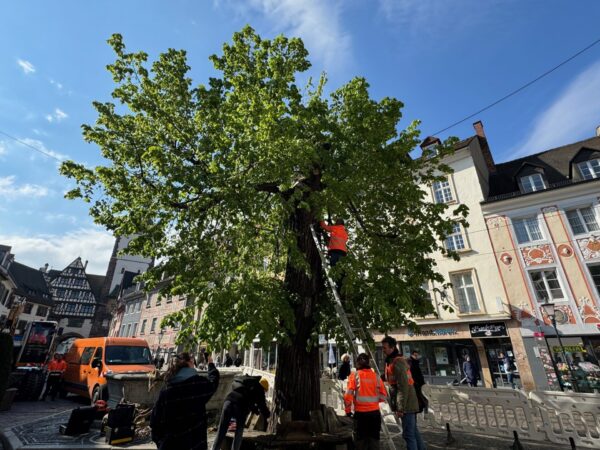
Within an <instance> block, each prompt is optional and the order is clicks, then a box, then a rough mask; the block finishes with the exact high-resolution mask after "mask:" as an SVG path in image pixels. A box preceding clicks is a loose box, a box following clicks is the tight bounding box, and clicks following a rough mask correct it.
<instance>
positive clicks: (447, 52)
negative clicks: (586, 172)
mask: <svg viewBox="0 0 600 450" xmlns="http://www.w3.org/2000/svg"><path fill="white" fill-rule="evenodd" d="M599 20H600V2H598V1H597V0H580V1H577V2H564V1H559V0H546V1H541V0H540V1H538V0H529V1H517V0H487V1H485V2H482V1H478V0H453V1H447V0H418V1H417V0H410V1H409V0H337V1H336V0H304V1H301V0H246V1H242V0H203V1H198V0H197V1H191V0H171V1H169V2H164V1H158V0H144V1H141V0H135V1H134V0H128V1H126V2H122V1H119V2H118V1H103V2H81V1H74V0H73V1H67V0H65V1H61V2H58V3H57V2H48V1H43V0H37V1H28V2H4V3H3V5H2V7H1V9H0V30H1V31H0V131H2V132H4V133H8V134H10V135H12V136H15V137H17V138H19V139H21V140H23V141H25V142H27V143H29V144H31V145H33V146H35V147H38V148H40V149H43V150H45V151H47V152H50V153H52V154H54V155H55V156H57V157H58V158H59V159H63V158H72V159H76V160H79V161H85V162H87V163H89V164H94V163H99V162H100V159H99V156H98V154H99V152H98V149H97V148H95V147H94V146H92V145H87V144H85V143H84V142H83V140H82V138H81V130H80V125H81V124H82V123H91V122H93V121H94V120H95V114H94V111H93V109H92V107H91V102H92V101H93V100H107V99H108V98H109V94H110V91H111V89H112V81H111V78H110V76H109V74H108V72H107V71H106V70H105V66H106V65H107V64H108V63H110V62H111V61H112V54H111V51H110V49H109V47H108V46H107V45H106V39H107V38H108V37H109V36H110V35H111V34H112V33H114V32H119V33H122V34H123V35H124V38H125V42H126V44H127V46H128V48H129V49H131V50H134V49H135V50H138V49H143V50H145V51H147V52H148V53H149V54H150V56H151V58H152V57H154V56H156V55H157V54H158V53H160V52H161V51H164V50H165V49H167V48H168V47H174V48H184V49H186V50H187V51H188V55H189V63H190V65H191V67H192V77H193V78H194V80H195V81H196V82H198V83H200V82H204V81H205V80H206V79H207V76H208V75H209V74H210V73H211V71H212V67H211V66H210V64H209V62H208V59H207V57H208V56H209V55H210V54H212V53H215V52H218V51H219V49H220V47H221V45H222V43H223V42H224V41H226V40H228V39H229V38H230V37H231V34H232V33H233V32H234V31H236V30H239V29H240V28H241V27H242V26H243V25H245V24H246V23H249V24H250V25H252V26H253V27H254V28H256V29H257V30H258V31H259V33H261V34H262V35H264V36H270V37H272V36H274V35H276V34H279V33H285V34H288V35H295V36H300V37H302V38H303V39H304V41H305V44H306V45H307V47H308V49H309V51H310V52H311V59H312V61H313V68H312V74H315V75H317V74H318V73H320V72H321V71H322V70H325V71H327V73H328V76H329V86H330V88H335V87H337V86H339V85H340V84H342V83H344V82H346V81H348V80H349V79H350V78H352V77H353V76H355V75H361V76H365V77H366V78H367V79H368V80H369V82H370V83H371V88H372V93H373V95H374V96H375V97H382V96H394V97H397V98H399V99H401V100H402V101H403V102H404V103H405V110H404V118H405V121H404V123H403V124H401V125H404V126H405V125H406V124H408V123H409V121H410V120H413V119H420V120H422V122H423V123H422V127H421V128H422V131H423V136H425V135H427V134H430V133H433V132H435V131H437V130H440V129H442V128H445V127H446V126H447V125H449V124H451V123H453V122H455V121H457V120H459V119H461V118H463V117H464V116H467V115H469V114H470V113H472V112H474V111H476V110H478V109H480V108H481V107H482V106H485V105H486V104H488V103H491V102H492V101H494V100H496V99H497V98H499V97H501V96H503V95H504V94H506V93H508V92H510V91H511V90H513V89H515V88H517V87H519V86H520V85H522V84H524V83H525V82H527V81H529V80H531V79H533V78H535V77H536V76H538V75H539V74H541V73H542V72H544V71H546V70H547V69H549V68H551V67H552V66H554V65H556V64H557V63H559V62H560V61H562V60H563V59H565V58H567V57H568V56H570V55H572V54H573V53H575V52H576V51H578V50H580V49H582V48H583V47H585V46H586V45H588V44H590V43H591V42H593V41H594V40H596V39H598V38H600V31H598V30H600V25H599V24H600V22H599ZM477 119H480V120H482V121H483V123H484V126H485V130H486V133H487V135H488V139H489V141H490V145H491V148H492V151H493V153H494V156H495V158H496V160H497V161H504V160H508V159H513V158H516V157H519V156H523V155H525V154H528V153H535V152H538V151H541V150H544V149H548V148H551V147H554V146H558V145H561V144H566V143H569V142H573V141H575V140H578V139H583V138H586V137H590V136H592V135H593V134H594V129H595V127H596V126H597V125H600V44H599V45H597V46H595V47H594V48H592V49H591V50H589V51H588V52H586V53H584V54H583V55H581V56H580V57H578V58H576V59H575V60H574V61H572V62H570V63H569V64H567V65H565V66H564V67H562V68H560V69H559V70H557V71H556V72H554V73H553V74H551V75H550V76H549V77H546V78H545V79H543V80H541V81H540V82H538V83H536V84H534V85H533V86H532V87H530V88H528V89H527V90H526V91H524V92H522V93H520V94H519V95H517V96H515V97H513V98H511V99H509V100H508V101H506V102H504V103H502V104H500V105H498V106H496V107H495V108H493V109H491V110H489V111H487V112H484V113H482V114H481V115H479V116H478V117H476V118H474V119H472V120H468V121H467V122H465V123H464V124H462V125H459V126H457V127H455V128H453V129H451V130H449V131H447V132H445V133H443V134H442V135H440V137H442V138H444V137H447V136H449V135H454V136H458V137H460V138H464V137H468V136H470V135H472V134H473V130H472V127H471V123H472V122H474V121H475V120H477ZM69 187H70V184H69V181H68V180H65V179H62V178H61V177H60V176H59V175H58V172H57V161H56V160H54V159H51V158H48V157H46V156H43V155H41V154H38V153H36V152H34V151H33V150H31V149H29V148H27V147H25V146H23V145H20V144H19V143H17V142H15V141H13V140H11V139H9V138H7V137H6V136H3V135H0V243H3V244H8V245H12V246H13V252H14V253H15V254H16V258H17V260H18V261H21V262H24V263H26V264H30V265H33V266H41V265H43V264H44V263H45V262H48V263H49V264H50V265H51V266H52V267H55V268H62V267H63V266H65V265H67V264H68V263H69V262H70V261H72V260H73V259H75V258H76V257H77V256H81V257H82V258H83V259H89V260H90V265H89V269H90V270H91V271H92V272H96V273H103V272H104V271H105V268H106V265H107V262H108V257H109V255H110V251H111V249H112V245H113V239H112V237H111V236H110V235H109V234H108V233H107V232H105V231H104V230H102V229H101V228H98V227H96V226H94V224H93V223H92V222H91V220H90V219H89V217H88V215H87V208H86V205H84V204H83V203H81V202H73V201H67V200H65V199H63V193H64V192H65V191H66V190H67V189H69Z"/></svg>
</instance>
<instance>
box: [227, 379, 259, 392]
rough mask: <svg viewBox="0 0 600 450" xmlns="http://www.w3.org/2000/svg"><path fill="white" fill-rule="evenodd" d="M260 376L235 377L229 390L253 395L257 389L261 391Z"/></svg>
mask: <svg viewBox="0 0 600 450" xmlns="http://www.w3.org/2000/svg"><path fill="white" fill-rule="evenodd" d="M260 378H261V377H260V375H259V376H251V375H237V376H235V377H233V382H232V384H231V389H232V390H234V391H239V390H244V391H246V392H248V393H254V392H256V391H257V390H258V389H259V388H260V389H263V387H262V386H261V384H260Z"/></svg>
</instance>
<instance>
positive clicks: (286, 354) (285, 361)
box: [275, 208, 323, 420]
mask: <svg viewBox="0 0 600 450" xmlns="http://www.w3.org/2000/svg"><path fill="white" fill-rule="evenodd" d="M314 222H315V220H314V216H313V214H312V213H311V212H309V211H306V210H305V209H300V208H298V209H296V210H295V211H294V213H293V214H292V215H291V217H290V220H289V224H288V225H289V226H290V228H291V230H293V232H294V233H295V234H296V239H297V245H298V249H299V250H300V252H301V253H302V254H303V255H304V257H305V261H306V263H307V264H308V266H309V270H308V271H307V270H305V269H304V268H297V267H293V266H292V265H291V263H290V262H289V261H288V264H287V268H286V274H285V285H286V288H287V290H288V292H289V293H290V294H291V296H292V298H294V297H295V298H296V299H297V300H296V301H295V302H294V316H295V319H294V321H295V324H294V325H295V333H294V334H293V336H291V342H290V343H284V344H282V345H280V347H279V356H278V362H277V373H276V377H275V392H276V400H275V401H276V406H277V408H276V410H277V411H278V412H280V411H284V410H290V411H292V418H293V420H309V412H310V411H311V410H315V409H318V407H319V404H320V386H319V383H320V370H319V349H318V347H317V346H315V345H312V344H310V340H311V338H312V336H311V334H312V333H313V331H314V329H315V320H314V317H313V314H314V312H315V307H316V304H317V301H318V298H319V297H320V295H321V292H322V289H323V283H322V279H321V276H320V274H321V270H322V266H321V260H320V257H319V253H318V250H317V248H316V246H315V243H314V241H313V239H312V234H311V231H310V226H311V224H313V223H314Z"/></svg>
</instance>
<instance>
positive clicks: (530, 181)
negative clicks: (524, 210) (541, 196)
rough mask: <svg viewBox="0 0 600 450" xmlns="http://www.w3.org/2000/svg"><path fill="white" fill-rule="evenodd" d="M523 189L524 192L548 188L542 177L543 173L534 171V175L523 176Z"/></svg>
mask: <svg viewBox="0 0 600 450" xmlns="http://www.w3.org/2000/svg"><path fill="white" fill-rule="evenodd" d="M521 189H522V191H523V193H527V192H535V191H543V190H544V189H546V184H545V183H544V177H542V174H540V173H534V174H533V175H526V176H524V177H521Z"/></svg>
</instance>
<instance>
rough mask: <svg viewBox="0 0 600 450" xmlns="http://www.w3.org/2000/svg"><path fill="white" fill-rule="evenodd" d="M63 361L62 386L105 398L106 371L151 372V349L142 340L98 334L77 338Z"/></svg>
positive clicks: (75, 392)
mask: <svg viewBox="0 0 600 450" xmlns="http://www.w3.org/2000/svg"><path fill="white" fill-rule="evenodd" d="M65 360H66V361H67V371H66V372H65V376H64V380H63V389H64V391H66V392H72V393H74V394H77V395H81V396H84V397H87V398H89V399H91V401H92V404H94V403H95V402H96V400H100V399H102V400H107V399H108V390H107V387H106V374H107V373H140V372H142V373H144V372H152V371H153V370H154V369H155V367H154V365H153V364H152V359H151V356H150V349H149V348H148V343H147V342H146V341H145V340H144V339H136V338H120V337H110V338H109V337H99V338H87V339H76V340H75V341H74V342H73V345H72V346H71V349H70V350H69V351H68V353H67V355H66V357H65Z"/></svg>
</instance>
